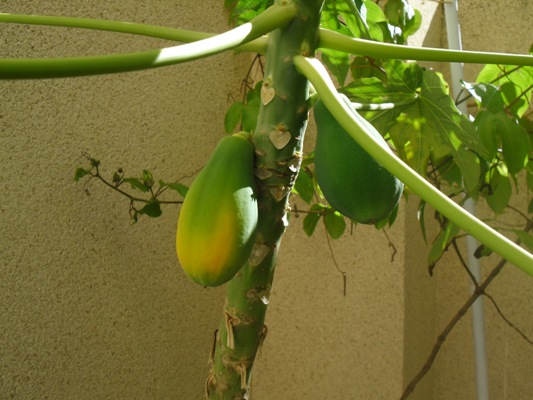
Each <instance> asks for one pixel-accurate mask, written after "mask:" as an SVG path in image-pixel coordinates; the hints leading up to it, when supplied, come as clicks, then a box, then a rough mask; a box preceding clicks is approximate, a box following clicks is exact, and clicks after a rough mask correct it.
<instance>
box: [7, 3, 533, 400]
mask: <svg viewBox="0 0 533 400" xmlns="http://www.w3.org/2000/svg"><path fill="white" fill-rule="evenodd" d="M225 6H226V7H227V8H228V9H229V10H230V11H231V16H232V18H231V22H232V24H234V25H235V27H234V28H232V29H230V30H228V31H227V32H225V33H222V34H218V35H214V34H206V33H200V32H194V31H186V30H179V29H171V28H161V27H156V26H151V25H145V24H132V23H122V22H116V21H103V20H92V19H79V18H68V17H48V16H30V15H15V14H0V22H4V23H22V24H40V25H54V26H68V27H78V28H88V29H98V30H107V31H113V32H122V33H130V34H138V35H147V36H152V37H158V38H164V39H170V40H175V41H178V42H183V43H185V44H182V45H179V46H174V47H168V48H163V49H156V50H151V51H142V52H136V53H128V54H118V55H117V54H113V55H104V56H86V57H79V58H48V59H9V58H7V59H6V58H4V59H0V78H1V79H49V78H58V77H72V78H74V77H83V76H89V75H98V74H113V73H123V72H129V71H137V70H142V69H149V68H160V67H165V66H170V65H175V64H178V63H184V62H189V61H192V60H197V59H199V58H205V57H209V56H211V55H214V54H219V53H221V52H225V51H230V50H238V51H241V52H253V53H257V54H260V56H261V57H264V59H265V62H266V64H265V68H264V71H263V74H262V75H263V76H262V78H261V82H260V83H259V84H258V85H257V86H256V87H254V88H252V90H250V92H249V96H248V97H247V100H248V101H246V102H237V103H235V104H234V105H233V106H232V107H231V108H230V109H229V110H228V113H227V116H226V117H227V118H226V126H225V127H224V128H225V129H226V131H227V133H228V136H227V137H225V138H224V139H222V141H221V142H220V144H219V147H217V148H216V149H215V150H214V152H213V155H212V156H211V158H210V160H209V162H208V163H207V164H206V166H205V168H204V169H203V170H202V172H200V173H199V175H198V176H197V178H196V180H195V181H194V182H193V184H192V185H191V187H190V190H188V189H187V188H186V187H184V186H183V185H181V184H179V183H170V184H169V183H165V182H162V181H160V182H159V189H156V188H155V187H156V184H155V182H154V178H153V176H152V174H151V172H149V171H145V172H144V174H143V177H142V179H137V178H131V177H125V176H124V174H123V172H122V171H120V170H119V171H117V172H116V173H115V174H114V176H113V179H112V181H111V182H108V181H105V180H104V179H103V178H102V176H101V175H100V172H99V166H100V162H99V161H98V160H96V159H94V158H92V157H88V158H89V162H90V165H89V166H88V167H84V168H79V169H78V170H77V171H76V179H77V180H80V179H82V178H84V177H91V178H99V179H101V180H102V181H104V182H105V183H107V184H108V185H109V186H111V187H113V188H114V189H115V190H119V191H121V192H122V193H123V194H126V195H127V193H125V192H124V191H123V190H122V189H120V188H119V187H120V186H121V185H122V184H123V183H129V184H130V185H131V186H132V187H134V188H136V189H137V190H140V191H141V192H143V193H145V194H146V197H144V198H141V197H133V196H130V195H128V196H129V198H130V201H131V202H130V204H131V211H132V216H133V218H134V219H135V220H137V219H138V218H139V217H141V216H142V215H147V216H150V217H158V216H160V215H161V207H162V206H163V205H164V204H165V202H163V201H161V200H160V199H159V198H158V196H159V194H160V193H161V191H162V190H166V189H173V190H176V191H177V192H179V193H180V194H181V195H182V197H184V200H183V206H182V209H181V215H180V222H179V223H178V234H177V252H178V256H179V259H180V262H181V265H182V266H183V268H184V270H185V271H186V272H187V274H188V275H189V276H191V278H193V280H195V281H197V282H198V283H199V284H201V285H204V286H218V285H221V284H226V285H227V286H226V300H225V303H224V308H223V312H222V317H221V322H220V325H219V327H218V330H217V331H216V334H215V339H214V344H213V348H212V351H211V358H210V363H211V370H210V373H209V376H208V377H207V381H206V386H205V391H206V396H207V397H208V398H210V399H247V398H249V396H250V395H249V391H250V377H251V373H252V368H253V364H254V360H255V358H256V355H257V352H258V349H259V348H260V347H261V344H262V342H263V341H264V339H265V336H266V334H267V329H266V327H265V324H264V321H265V315H266V310H267V307H268V304H269V299H270V295H271V290H272V287H273V280H274V272H275V269H276V260H277V256H278V251H279V250H280V248H281V240H282V237H283V234H284V232H285V230H286V229H287V227H288V224H289V216H290V213H291V203H290V199H291V194H294V195H298V196H300V198H301V199H302V200H303V201H304V203H307V204H308V205H309V212H308V214H307V216H306V217H305V219H304V229H305V230H306V233H308V234H309V235H311V234H312V233H313V231H314V229H315V227H316V225H317V223H318V222H319V221H320V219H323V221H324V223H325V224H326V227H327V229H328V232H329V234H330V236H331V237H338V236H340V235H342V234H343V232H344V229H345V224H346V220H348V221H349V222H350V223H353V224H356V223H361V224H371V225H375V226H376V228H378V229H380V228H383V227H384V226H386V225H391V224H393V223H394V220H395V217H396V215H397V211H398V201H399V198H400V196H401V195H402V192H403V191H404V187H405V188H406V191H407V190H408V191H409V193H415V194H417V195H418V196H419V197H420V198H421V199H422V202H421V206H420V207H421V208H423V207H425V205H426V204H429V205H431V206H432V207H433V208H434V209H435V210H437V212H438V216H439V221H440V222H441V226H440V227H441V231H440V233H439V235H438V237H437V239H436V241H435V244H434V245H433V247H432V250H431V254H430V255H429V256H428V264H430V266H434V264H435V263H436V262H437V261H438V259H439V257H440V255H441V254H442V253H443V251H444V250H445V249H446V248H447V247H448V246H449V245H450V244H451V243H452V242H453V240H454V239H455V238H456V237H457V236H458V235H459V234H460V232H464V233H467V234H469V235H472V236H474V237H475V238H477V239H478V240H479V241H480V242H481V243H483V246H482V247H481V248H480V249H479V255H480V256H482V255H484V254H488V253H490V252H495V253H497V254H499V255H501V257H503V259H505V260H508V261H509V262H510V263H512V264H514V265H515V266H516V267H518V268H520V269H522V270H523V271H524V272H526V273H527V274H529V275H533V256H532V254H531V253H530V252H528V250H526V249H525V248H523V247H521V246H520V245H519V243H520V242H523V243H525V244H526V245H527V246H529V249H530V250H531V242H532V237H531V235H530V233H529V231H530V230H531V228H532V221H531V218H529V217H526V218H525V222H524V224H523V227H522V228H523V229H514V230H513V232H512V233H513V234H514V236H515V238H516V240H515V241H513V240H512V239H510V238H508V237H506V236H504V235H502V234H501V233H500V232H498V231H497V230H496V229H494V228H491V227H490V226H489V225H487V224H486V223H484V222H483V221H481V220H479V219H478V218H476V217H475V216H473V215H471V214H470V213H468V212H467V211H465V210H464V209H463V208H462V207H461V204H462V203H463V202H464V200H465V199H466V198H473V199H475V200H477V199H479V198H486V199H487V201H488V203H489V205H490V206H491V208H492V209H493V210H494V212H495V213H498V212H501V211H502V210H503V209H504V208H505V207H506V206H507V205H508V201H509V198H510V195H511V194H510V193H511V187H512V183H513V182H516V181H517V180H518V176H519V174H526V175H527V182H528V190H532V189H533V162H532V160H531V140H530V134H529V133H528V132H530V131H531V121H530V120H528V118H527V114H526V113H527V110H528V105H529V103H530V99H531V96H532V92H533V91H532V87H533V78H532V76H533V72H532V71H533V57H532V56H530V55H511V54H496V53H483V52H471V51H452V50H442V49H428V48H412V47H409V46H406V45H405V43H406V39H407V37H408V36H409V35H410V34H411V33H413V32H414V31H415V30H416V29H417V27H418V25H419V23H420V20H419V19H420V16H419V14H418V13H417V12H416V11H415V10H413V9H412V8H411V7H409V6H408V5H407V3H405V2H394V1H389V2H387V3H386V5H385V6H384V8H383V9H381V8H380V7H379V6H378V5H377V4H375V3H374V2H372V1H370V0H327V1H325V2H324V1H323V0H279V1H258V2H248V1H238V0H233V1H226V2H225ZM404 60H419V61H443V62H466V63H480V64H487V65H488V66H487V67H486V68H485V69H484V71H483V74H482V75H481V76H480V80H479V82H475V83H470V84H467V83H465V84H464V87H465V92H467V93H469V95H470V96H472V97H474V98H475V99H476V101H477V104H479V108H480V111H479V113H478V114H477V116H476V117H475V118H472V119H470V118H469V117H468V116H467V115H464V114H462V113H461V112H460V111H459V110H458V109H457V107H456V104H455V103H454V100H453V99H452V98H451V97H450V95H449V92H448V88H447V85H446V82H445V81H444V79H443V78H442V76H441V75H440V74H438V73H436V72H434V71H431V70H427V69H425V68H423V67H421V66H420V65H418V64H417V63H415V62H406V61H404ZM496 64H501V65H505V66H503V67H498V68H496V69H495V67H491V65H496ZM509 66H512V67H509ZM513 76H514V77H517V76H520V79H522V81H521V82H522V86H520V90H519V91H518V92H516V91H515V92H513V93H510V92H509V91H505V90H504V89H501V87H503V86H504V85H503V83H502V82H503V81H506V79H512V78H513ZM332 77H333V78H334V79H335V80H336V83H335V82H334V81H333V79H332ZM520 79H518V80H520ZM506 82H507V81H506ZM513 88H516V85H514V86H513ZM252 101H255V103H254V104H255V105H256V106H257V107H256V110H254V109H253V108H252V107H250V103H251V102H252ZM310 112H312V113H313V115H314V118H315V119H316V124H317V127H318V139H317V144H316V148H315V152H314V153H311V154H304V148H303V144H304V138H305V133H306V129H307V125H308V119H309V114H310ZM250 114H251V115H250ZM369 171H370V172H369ZM365 173H366V174H368V176H369V177H370V179H368V180H358V178H360V176H361V174H365ZM224 176H225V177H230V178H231V179H230V180H229V181H228V180H225V185H221V179H222V178H221V177H224ZM213 192H216V193H217V196H219V198H217V199H216V201H213V199H211V198H208V196H209V195H208V194H209V193H213ZM452 198H453V199H455V200H456V201H453V200H452ZM317 199H318V200H317ZM177 202H179V203H181V202H182V200H181V199H180V200H178V201H177ZM137 203H142V204H143V205H142V207H141V208H139V207H137V206H136V204H137ZM531 204H532V203H530V206H529V210H528V211H527V212H524V213H523V214H524V215H527V214H528V213H529V214H530V213H531V209H532V206H531ZM213 221H218V222H217V223H215V222H213ZM422 227H423V222H422ZM492 279H493V277H492V278H490V280H488V281H486V282H485V283H484V284H481V285H479V288H480V290H479V291H478V292H477V296H479V295H481V294H482V291H483V288H484V287H486V285H488V284H489V283H490V282H491V280H492Z"/></svg>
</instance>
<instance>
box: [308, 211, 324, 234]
mask: <svg viewBox="0 0 533 400" xmlns="http://www.w3.org/2000/svg"><path fill="white" fill-rule="evenodd" d="M325 208H326V207H325V206H323V205H322V204H313V206H312V207H311V209H310V212H309V214H307V215H306V216H305V218H304V221H303V227H304V232H305V233H306V234H307V236H311V235H312V234H313V232H314V231H315V228H316V225H317V223H318V220H319V219H320V217H321V216H322V214H321V212H322V211H324V209H325Z"/></svg>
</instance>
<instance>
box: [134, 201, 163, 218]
mask: <svg viewBox="0 0 533 400" xmlns="http://www.w3.org/2000/svg"><path fill="white" fill-rule="evenodd" d="M139 213H140V214H146V215H148V216H149V217H152V218H157V217H159V216H160V215H161V214H162V213H163V212H162V211H161V204H160V203H159V201H157V200H153V201H150V202H149V203H146V205H145V206H144V207H143V208H141V209H140V210H139Z"/></svg>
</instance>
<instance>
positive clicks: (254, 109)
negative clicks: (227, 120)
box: [242, 97, 261, 132]
mask: <svg viewBox="0 0 533 400" xmlns="http://www.w3.org/2000/svg"><path fill="white" fill-rule="evenodd" d="M260 106H261V100H260V98H259V97H254V98H252V99H251V100H250V101H249V102H248V103H247V104H246V105H245V106H244V108H243V110H242V129H243V130H244V131H246V132H252V131H253V130H254V129H255V126H256V125H257V116H258V115H259V107H260Z"/></svg>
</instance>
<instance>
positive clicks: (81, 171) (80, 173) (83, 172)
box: [74, 168, 91, 182]
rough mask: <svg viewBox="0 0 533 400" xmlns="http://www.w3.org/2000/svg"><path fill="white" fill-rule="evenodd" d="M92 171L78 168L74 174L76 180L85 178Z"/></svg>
mask: <svg viewBox="0 0 533 400" xmlns="http://www.w3.org/2000/svg"><path fill="white" fill-rule="evenodd" d="M90 173H91V171H90V170H88V169H85V168H78V169H77V170H76V173H75V174H74V180H75V181H76V182H78V181H79V180H80V179H81V178H83V177H84V176H85V175H89V174H90Z"/></svg>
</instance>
